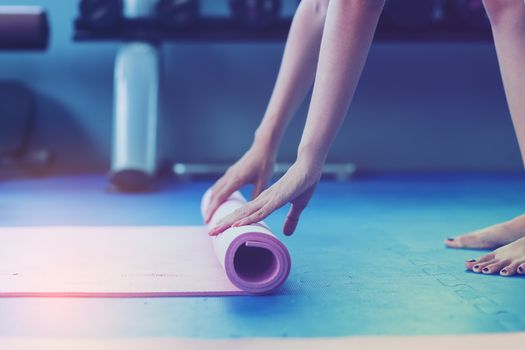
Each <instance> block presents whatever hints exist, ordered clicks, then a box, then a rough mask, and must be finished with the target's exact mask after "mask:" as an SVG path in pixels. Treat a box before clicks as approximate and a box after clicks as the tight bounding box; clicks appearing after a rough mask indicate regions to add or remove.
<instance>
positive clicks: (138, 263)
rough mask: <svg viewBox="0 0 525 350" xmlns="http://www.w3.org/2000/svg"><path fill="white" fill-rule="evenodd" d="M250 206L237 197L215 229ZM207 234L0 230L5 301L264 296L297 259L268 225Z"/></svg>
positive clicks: (193, 230)
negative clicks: (54, 298) (26, 299)
mask: <svg viewBox="0 0 525 350" xmlns="http://www.w3.org/2000/svg"><path fill="white" fill-rule="evenodd" d="M209 195H210V193H209V192H207V193H206V195H205V196H204V198H203V201H202V208H203V209H205V208H206V205H207V200H208V198H209ZM245 202H246V201H245V200H244V198H243V197H242V196H241V195H240V193H235V194H234V195H232V196H231V197H230V199H229V200H228V201H226V202H225V203H224V204H223V205H222V206H221V207H219V209H218V210H217V211H216V212H215V214H214V216H213V218H212V222H211V225H213V224H214V223H215V222H217V221H218V220H220V219H221V218H222V217H224V216H225V215H227V214H229V213H230V212H231V211H233V210H235V209H237V208H238V207H240V206H242V205H243V204H244V203H245ZM207 232H208V228H207V227H206V226H191V227H183V226H174V227H159V226H153V227H4V228H0V297H33V296H45V297H53V296H66V297H71V296H77V297H148V296H192V295H193V296H197V295H203V296H208V295H243V294H252V293H256V294H263V293H269V292H271V291H273V290H274V289H275V288H277V287H279V286H280V285H281V284H282V283H284V281H285V280H286V277H287V276H288V273H289V271H290V256H289V254H288V251H287V250H286V248H285V246H284V245H283V244H282V243H281V242H280V241H279V240H278V239H277V238H276V237H275V236H274V235H273V234H272V233H271V232H270V230H269V228H268V227H267V226H266V225H265V224H264V223H262V222H261V223H258V224H257V225H251V226H245V227H238V228H231V229H229V230H226V231H225V232H224V233H223V234H222V235H220V236H218V237H216V238H211V237H209V236H208V234H207Z"/></svg>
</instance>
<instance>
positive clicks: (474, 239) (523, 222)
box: [445, 214, 525, 249]
mask: <svg viewBox="0 0 525 350" xmlns="http://www.w3.org/2000/svg"><path fill="white" fill-rule="evenodd" d="M522 237H525V214H524V215H520V216H518V217H516V218H514V219H512V220H510V221H506V222H502V223H500V224H496V225H494V226H490V227H487V228H484V229H481V230H476V231H473V232H470V233H467V234H465V235H461V236H458V237H455V238H447V239H446V240H445V245H446V246H447V247H449V248H471V249H494V248H498V247H501V246H504V245H507V244H509V243H511V242H514V241H516V240H518V239H520V238H522Z"/></svg>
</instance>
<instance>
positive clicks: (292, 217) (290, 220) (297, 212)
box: [283, 204, 305, 236]
mask: <svg viewBox="0 0 525 350" xmlns="http://www.w3.org/2000/svg"><path fill="white" fill-rule="evenodd" d="M304 208H305V206H302V207H301V206H299V205H297V204H292V207H291V208H290V211H289V212H288V215H287V216H286V221H285V222H284V227H283V233H284V234H285V235H287V236H291V235H292V234H293V233H294V231H295V229H296V228H297V224H298V223H299V217H300V216H301V213H302V212H303V210H304Z"/></svg>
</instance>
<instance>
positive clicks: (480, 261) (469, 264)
mask: <svg viewBox="0 0 525 350" xmlns="http://www.w3.org/2000/svg"><path fill="white" fill-rule="evenodd" d="M492 260H494V253H490V254H486V255H483V256H482V257H480V258H477V259H472V260H469V261H466V262H465V267H466V268H467V270H472V271H474V272H479V270H481V268H483V267H485V265H486V264H485V263H487V262H490V261H492ZM480 265H483V266H480Z"/></svg>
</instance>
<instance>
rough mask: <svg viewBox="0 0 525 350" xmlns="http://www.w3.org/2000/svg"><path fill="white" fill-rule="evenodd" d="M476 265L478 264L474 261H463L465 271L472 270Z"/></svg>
mask: <svg viewBox="0 0 525 350" xmlns="http://www.w3.org/2000/svg"><path fill="white" fill-rule="evenodd" d="M477 263H478V261H477V260H476V259H472V260H467V261H465V268H466V269H467V270H472V268H473V267H474V265H476V264H477Z"/></svg>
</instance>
